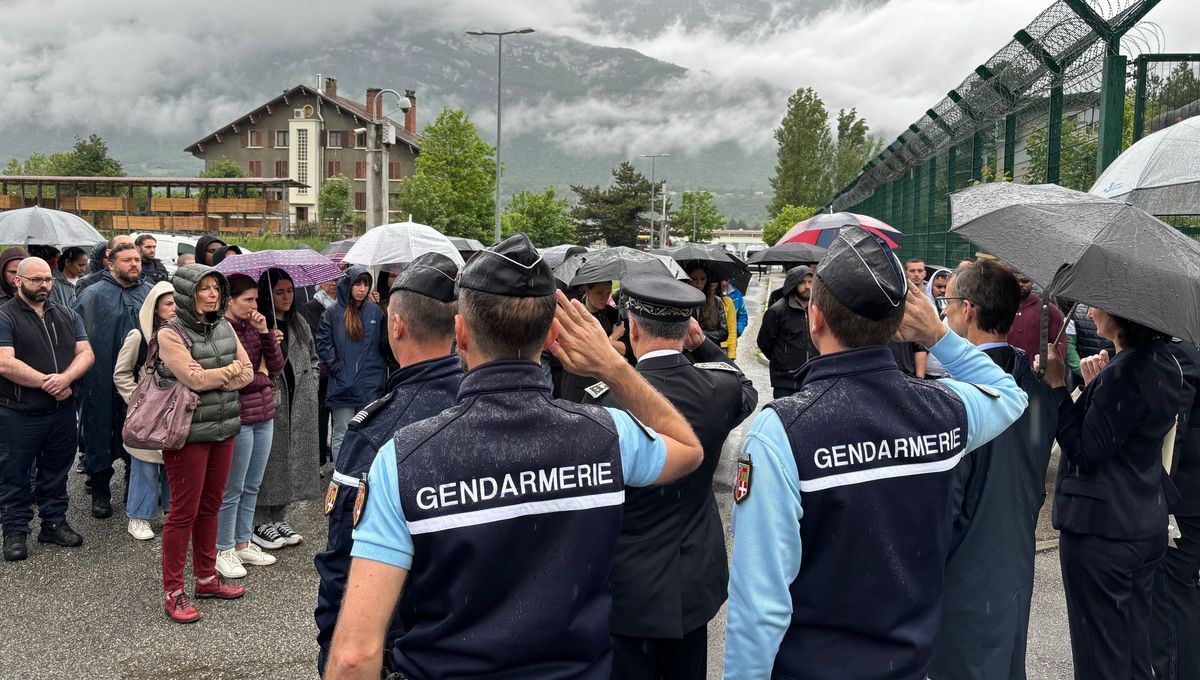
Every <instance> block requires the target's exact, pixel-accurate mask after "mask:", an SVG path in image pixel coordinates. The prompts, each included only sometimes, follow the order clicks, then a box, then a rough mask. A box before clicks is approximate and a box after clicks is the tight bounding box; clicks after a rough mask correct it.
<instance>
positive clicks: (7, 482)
mask: <svg viewBox="0 0 1200 680" xmlns="http://www.w3.org/2000/svg"><path fill="white" fill-rule="evenodd" d="M16 283H17V285H16V288H17V295H16V297H14V298H13V299H11V300H9V301H8V302H6V303H4V304H3V305H2V306H0V432H3V433H4V434H3V436H0V522H2V523H3V525H4V559H5V560H6V561H9V562H12V561H16V560H23V559H25V558H26V557H27V556H28V554H29V553H28V549H27V547H26V544H25V542H26V538H27V537H28V535H29V523H30V522H31V521H32V520H33V507H32V506H33V503H34V502H35V501H36V502H37V506H38V514H39V516H40V517H41V532H40V533H39V534H38V542H40V543H54V544H56V545H61V546H64V547H69V548H74V547H78V546H80V545H82V544H83V537H81V536H80V535H79V534H77V533H75V532H74V531H73V530H72V529H71V527H70V526H69V525H68V524H67V472H68V470H69V469H70V467H71V461H72V460H74V458H75V448H76V445H77V443H78V436H79V430H78V429H77V428H76V427H75V403H76V391H75V387H74V385H75V382H76V381H78V380H79V379H80V378H81V377H82V376H83V374H84V373H85V372H86V371H87V370H88V368H89V367H90V366H91V365H92V348H91V346H90V345H89V344H88V339H87V334H86V333H85V332H84V329H83V321H82V320H81V319H80V318H79V315H78V314H76V313H75V312H72V311H71V310H69V309H67V308H66V307H63V306H62V305H60V304H58V303H57V302H54V301H52V300H50V299H49V298H50V288H51V286H53V284H54V278H53V277H52V275H51V273H50V265H48V264H46V261H45V260H43V259H41V258H39V257H30V258H26V259H24V260H22V261H21V264H20V265H19V266H18V267H17V276H16ZM35 463H36V465H37V477H36V483H35V485H34V486H35V488H34V489H33V490H32V491H31V490H30V488H29V471H30V467H31V466H33V465H34V464H35Z"/></svg>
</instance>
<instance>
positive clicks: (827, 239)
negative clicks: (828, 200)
mask: <svg viewBox="0 0 1200 680" xmlns="http://www.w3.org/2000/svg"><path fill="white" fill-rule="evenodd" d="M842 227H862V228H863V229H866V230H867V231H869V232H871V233H873V234H875V235H876V236H878V237H880V238H882V239H883V240H884V241H886V242H887V244H888V245H889V246H891V248H892V250H896V249H897V248H899V247H900V237H901V234H900V230H898V229H896V228H895V227H892V226H889V225H888V224H886V223H884V222H882V221H881V220H877V219H875V218H874V217H869V216H867V215H856V214H854V213H848V212H839V213H822V214H820V215H817V216H816V217H810V218H809V219H807V220H804V221H803V222H800V223H799V224H797V225H796V226H794V227H792V228H791V229H789V230H788V232H787V233H786V234H784V235H783V238H781V239H779V243H776V244H775V245H779V244H780V243H808V244H811V245H814V246H821V247H822V248H828V247H829V246H830V244H832V243H833V239H835V238H837V235H838V232H839V231H841V230H842Z"/></svg>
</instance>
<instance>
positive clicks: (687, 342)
mask: <svg viewBox="0 0 1200 680" xmlns="http://www.w3.org/2000/svg"><path fill="white" fill-rule="evenodd" d="M704 340H705V337H704V329H702V328H700V322H699V321H696V319H694V318H691V317H689V318H688V329H687V335H685V336H683V348H684V349H686V350H687V351H689V352H691V351H693V350H695V349H696V348H697V347H699V346H700V345H703V344H704Z"/></svg>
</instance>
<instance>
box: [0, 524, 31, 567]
mask: <svg viewBox="0 0 1200 680" xmlns="http://www.w3.org/2000/svg"><path fill="white" fill-rule="evenodd" d="M28 536H29V534H26V533H25V532H23V531H14V532H12V533H10V534H4V561H5V562H16V561H18V560H23V559H25V558H26V557H29V549H28V548H26V547H25V539H26V538H27V537H28Z"/></svg>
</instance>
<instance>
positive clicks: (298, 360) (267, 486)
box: [254, 269, 321, 549]
mask: <svg viewBox="0 0 1200 680" xmlns="http://www.w3.org/2000/svg"><path fill="white" fill-rule="evenodd" d="M295 290H296V289H295V284H293V282H292V277H290V276H288V274H287V272H285V271H283V270H282V269H270V270H268V271H267V273H266V274H264V275H263V276H262V278H260V279H259V282H258V296H259V297H258V300H259V301H258V307H259V309H261V310H263V311H264V312H265V313H266V314H267V322H268V325H270V326H271V328H272V329H273V332H274V339H275V341H276V342H278V343H279V346H280V348H281V349H282V350H283V357H284V364H283V370H282V371H281V372H278V373H275V374H274V375H272V380H273V383H274V386H275V387H274V390H275V439H274V441H273V442H272V443H271V456H270V457H269V458H268V459H267V469H266V472H264V473H263V480H262V489H260V490H259V492H258V509H257V510H256V511H255V516H254V522H255V525H256V526H255V529H254V532H255V536H258V537H261V538H262V539H264V542H270V545H268V546H265V547H268V548H269V549H271V548H277V547H283V545H297V544H299V543H302V542H304V537H303V536H301V535H300V534H298V533H296V532H295V531H294V530H293V529H292V527H291V526H289V525H288V522H287V506H288V504H290V503H294V502H296V501H300V500H307V499H312V498H317V497H319V496H320V495H321V480H320V477H318V476H317V475H316V474H315V472H316V471H315V470H314V467H315V465H316V462H317V458H316V457H317V450H318V441H319V438H320V431H319V427H318V423H317V413H318V411H319V409H318V401H317V399H318V393H319V391H320V390H319V375H320V374H319V368H318V362H317V346H316V341H315V340H314V339H313V333H312V330H311V329H310V328H309V326H308V322H306V321H305V320H304V317H303V316H302V315H301V314H300V312H299V309H297V307H296V294H295ZM280 542H282V545H281V544H280ZM259 545H263V543H259Z"/></svg>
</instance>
